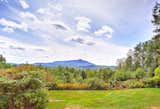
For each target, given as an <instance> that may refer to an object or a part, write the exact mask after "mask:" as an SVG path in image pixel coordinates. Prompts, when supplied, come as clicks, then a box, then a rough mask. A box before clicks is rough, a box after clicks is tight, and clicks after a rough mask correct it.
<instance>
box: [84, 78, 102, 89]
mask: <svg viewBox="0 0 160 109" xmlns="http://www.w3.org/2000/svg"><path fill="white" fill-rule="evenodd" d="M86 83H87V84H88V86H89V88H90V89H105V82H104V81H103V80H101V79H99V78H96V77H94V78H90V79H88V80H87V81H86Z"/></svg>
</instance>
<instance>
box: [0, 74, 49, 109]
mask: <svg viewBox="0 0 160 109" xmlns="http://www.w3.org/2000/svg"><path fill="white" fill-rule="evenodd" d="M22 74H23V73H22ZM22 74H21V75H22ZM9 77H10V76H9ZM39 77H40V75H39V74H36V73H35V72H34V73H24V74H23V76H22V77H21V78H18V79H10V78H8V77H1V78H0V97H5V99H3V101H4V102H3V103H1V102H0V106H1V107H0V109H3V107H4V105H5V109H6V108H7V109H43V108H44V106H45V103H46V102H47V99H46V94H45V93H44V91H43V90H42V88H43V86H44V85H43V84H42V83H43V82H42V80H41V78H39ZM2 95H3V96H2ZM5 102H7V103H5ZM1 104H3V105H1Z"/></svg>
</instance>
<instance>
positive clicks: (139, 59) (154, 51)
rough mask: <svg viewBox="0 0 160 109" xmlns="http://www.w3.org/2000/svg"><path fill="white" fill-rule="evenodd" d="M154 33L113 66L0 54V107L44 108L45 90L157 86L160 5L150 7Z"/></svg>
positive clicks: (159, 54)
mask: <svg viewBox="0 0 160 109" xmlns="http://www.w3.org/2000/svg"><path fill="white" fill-rule="evenodd" d="M152 23H153V26H154V36H153V37H152V39H150V40H148V41H145V42H140V43H139V44H137V45H136V46H135V47H134V48H133V49H131V50H129V51H128V54H127V56H126V58H122V59H118V60H117V67H116V68H114V69H110V68H100V69H78V68H70V67H62V66H59V67H54V68H51V67H43V66H41V65H38V66H35V65H32V64H27V63H26V64H20V65H13V64H8V63H7V62H6V60H7V59H6V58H5V57H4V56H2V55H0V109H44V108H45V104H46V103H47V102H49V101H48V99H47V94H46V91H48V90H111V89H112V90H113V89H132V88H160V4H158V3H157V4H156V5H155V7H154V9H153V19H152Z"/></svg>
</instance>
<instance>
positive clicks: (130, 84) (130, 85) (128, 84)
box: [123, 80, 145, 88]
mask: <svg viewBox="0 0 160 109" xmlns="http://www.w3.org/2000/svg"><path fill="white" fill-rule="evenodd" d="M123 85H124V86H125V87H126V88H144V87H145V84H144V83H143V81H136V80H128V81H125V82H123Z"/></svg>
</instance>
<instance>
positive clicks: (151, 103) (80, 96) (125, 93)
mask: <svg viewBox="0 0 160 109" xmlns="http://www.w3.org/2000/svg"><path fill="white" fill-rule="evenodd" d="M48 96H49V103H48V105H47V108H46V109H152V108H153V109H160V108H158V107H160V89H158V88H157V89H156V88H155V89H129V90H108V91H49V93H48Z"/></svg>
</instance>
